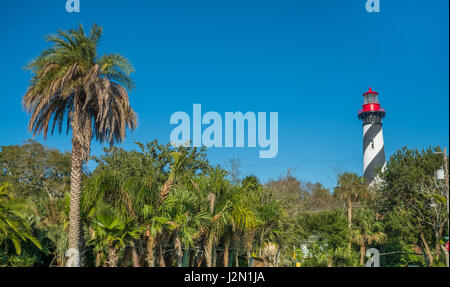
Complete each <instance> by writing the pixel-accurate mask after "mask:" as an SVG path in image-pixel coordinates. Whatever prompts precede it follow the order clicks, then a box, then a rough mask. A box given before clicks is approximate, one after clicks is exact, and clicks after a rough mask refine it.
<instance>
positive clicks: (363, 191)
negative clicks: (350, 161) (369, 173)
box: [335, 172, 367, 230]
mask: <svg viewBox="0 0 450 287" xmlns="http://www.w3.org/2000/svg"><path fill="white" fill-rule="evenodd" d="M335 194H336V196H338V197H339V198H340V199H343V200H344V201H345V202H346V204H347V206H346V207H347V219H348V228H349V230H351V229H352V209H353V205H354V203H355V202H356V201H357V200H358V199H360V198H363V197H365V196H366V195H367V188H366V186H365V184H364V180H363V178H362V177H359V176H358V175H357V174H354V173H348V172H346V173H343V174H340V175H339V178H338V186H337V187H336V188H335Z"/></svg>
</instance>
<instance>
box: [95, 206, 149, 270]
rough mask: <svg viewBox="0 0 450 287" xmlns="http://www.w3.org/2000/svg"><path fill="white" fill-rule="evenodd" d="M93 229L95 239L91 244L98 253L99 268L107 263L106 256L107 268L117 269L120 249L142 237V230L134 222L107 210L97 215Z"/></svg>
mask: <svg viewBox="0 0 450 287" xmlns="http://www.w3.org/2000/svg"><path fill="white" fill-rule="evenodd" d="M91 227H92V230H93V238H92V239H91V240H90V243H91V244H93V245H94V250H95V251H96V252H97V262H96V265H97V266H98V265H100V264H101V263H102V262H104V261H105V259H106V258H105V257H106V256H105V255H107V261H106V262H104V263H106V266H109V267H117V264H118V262H119V254H118V253H119V251H120V249H121V248H123V247H125V246H126V244H127V243H129V242H131V241H132V240H134V239H137V238H139V235H140V229H139V228H138V227H137V226H136V225H134V224H133V221H132V220H130V219H127V218H125V219H122V218H121V217H120V216H118V215H116V214H114V213H112V212H107V210H103V211H100V212H99V213H97V214H96V215H95V217H94V218H93V220H92V224H91Z"/></svg>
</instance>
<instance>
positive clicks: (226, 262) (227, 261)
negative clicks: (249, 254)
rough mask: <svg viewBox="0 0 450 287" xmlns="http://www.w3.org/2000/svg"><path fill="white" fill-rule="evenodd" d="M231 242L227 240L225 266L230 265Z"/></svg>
mask: <svg viewBox="0 0 450 287" xmlns="http://www.w3.org/2000/svg"><path fill="white" fill-rule="evenodd" d="M229 260H230V242H229V241H228V240H226V241H225V248H224V251H223V266H224V267H228V266H229V264H230V261H229Z"/></svg>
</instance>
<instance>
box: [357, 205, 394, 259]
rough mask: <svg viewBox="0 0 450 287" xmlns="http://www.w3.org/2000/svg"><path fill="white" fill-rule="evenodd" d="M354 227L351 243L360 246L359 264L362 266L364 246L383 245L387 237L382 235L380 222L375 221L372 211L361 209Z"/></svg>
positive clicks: (364, 254)
mask: <svg viewBox="0 0 450 287" xmlns="http://www.w3.org/2000/svg"><path fill="white" fill-rule="evenodd" d="M355 225H356V230H355V231H354V232H353V234H352V235H353V241H354V242H355V243H356V244H358V245H359V246H360V264H361V265H364V258H365V256H366V246H367V245H370V244H372V243H383V242H384V241H385V240H386V237H387V235H386V234H385V233H383V224H382V222H381V221H377V220H376V218H375V214H373V211H371V210H370V209H368V208H367V209H361V210H360V211H359V212H358V213H357V216H356V224H355ZM366 244H367V245H366Z"/></svg>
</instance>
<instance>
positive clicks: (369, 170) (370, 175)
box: [364, 146, 386, 182]
mask: <svg viewBox="0 0 450 287" xmlns="http://www.w3.org/2000/svg"><path fill="white" fill-rule="evenodd" d="M385 163H386V157H385V155H384V146H383V147H382V148H381V150H380V151H379V152H378V153H377V155H376V156H375V157H374V158H373V159H372V161H371V162H370V163H369V165H368V166H367V167H366V169H365V170H364V177H365V178H366V179H367V180H368V181H369V182H371V181H372V180H373V179H374V178H375V175H376V174H375V172H376V169H377V168H379V167H381V168H382V167H383V166H384V164H385Z"/></svg>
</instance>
